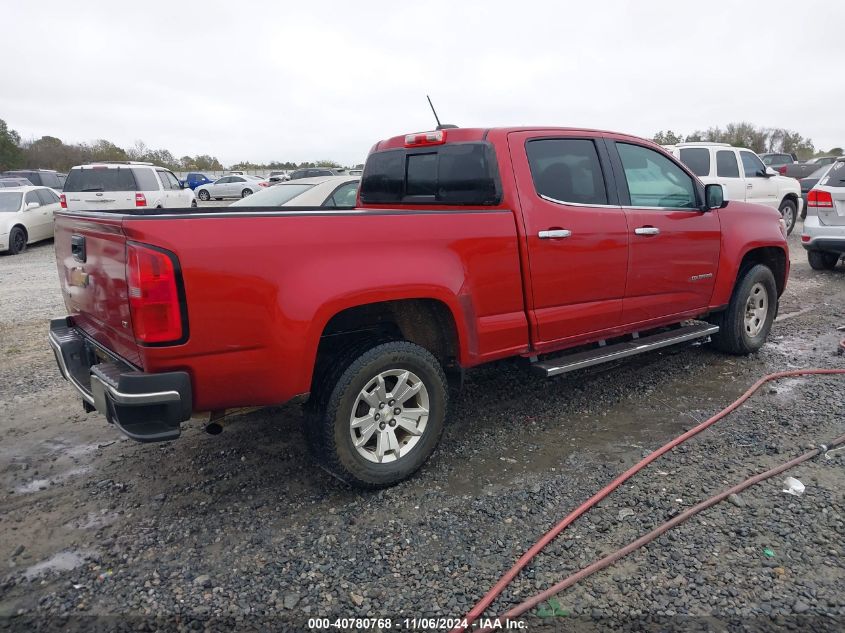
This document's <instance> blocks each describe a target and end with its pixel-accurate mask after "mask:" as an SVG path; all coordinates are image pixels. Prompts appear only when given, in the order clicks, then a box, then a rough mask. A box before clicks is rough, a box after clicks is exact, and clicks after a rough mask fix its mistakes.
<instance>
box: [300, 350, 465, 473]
mask: <svg viewBox="0 0 845 633" xmlns="http://www.w3.org/2000/svg"><path fill="white" fill-rule="evenodd" d="M447 389H448V387H447V382H446V376H445V375H444V373H443V369H442V367H441V366H440V363H439V362H438V361H437V359H436V358H435V357H434V356H433V355H432V354H431V353H430V352H428V351H427V350H426V349H424V348H422V347H420V346H419V345H415V344H413V343H409V342H407V341H395V342H391V343H384V344H381V345H376V346H374V347H370V348H369V349H365V350H364V351H361V348H360V347H359V348H357V350H356V351H351V352H350V354H349V355H348V356H347V358H346V361H345V362H339V363H337V364H336V365H335V366H334V368H333V369H332V370H329V371H328V372H327V373H326V374H325V375H324V376H323V377H322V379H321V380H320V384H319V385H316V386H315V392H314V393H313V394H312V400H311V401H309V404H308V406H307V408H306V419H305V424H306V437H307V438H308V441H309V444H310V448H311V451H312V453H313V454H314V455H315V457H316V458H317V459H318V460H319V461H320V462H321V464H322V465H323V466H324V467H325V468H326V469H327V470H329V471H330V472H331V473H332V474H334V475H336V476H337V477H339V478H340V479H342V480H344V481H346V482H347V483H350V484H352V485H354V486H357V487H360V488H383V487H385V486H391V485H393V484H395V483H398V482H400V481H402V480H403V479H406V478H407V477H410V476H411V475H412V474H413V473H414V472H416V470H417V469H419V467H420V466H422V465H423V463H425V461H426V460H427V459H428V458H429V456H430V455H431V453H432V452H433V451H434V448H435V447H436V446H437V442H438V441H439V439H440V435H441V433H442V431H443V424H444V421H445V419H446V408H447V401H448V392H447Z"/></svg>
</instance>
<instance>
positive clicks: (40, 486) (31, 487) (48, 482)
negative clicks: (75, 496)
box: [15, 466, 91, 495]
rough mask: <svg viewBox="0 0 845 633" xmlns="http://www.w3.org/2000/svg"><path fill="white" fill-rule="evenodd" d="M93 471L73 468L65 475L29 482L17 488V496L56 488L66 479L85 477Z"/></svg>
mask: <svg viewBox="0 0 845 633" xmlns="http://www.w3.org/2000/svg"><path fill="white" fill-rule="evenodd" d="M90 471H91V466H80V467H79V468H71V469H70V470H67V471H65V472H63V473H59V474H58V475H55V476H53V477H49V478H47V479H33V480H32V481H28V482H27V483H25V484H21V485H20V486H17V487H16V488H15V494H19V495H25V494H32V493H33V492H40V491H42V490H47V489H49V488H50V486H54V485H56V484H59V483H62V482H63V481H65V480H66V479H70V478H71V477H74V476H76V475H83V474H85V473H88V472H90Z"/></svg>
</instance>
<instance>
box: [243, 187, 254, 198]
mask: <svg viewBox="0 0 845 633" xmlns="http://www.w3.org/2000/svg"><path fill="white" fill-rule="evenodd" d="M251 195H252V189H244V190H243V191H241V198H246V197H247V196H251Z"/></svg>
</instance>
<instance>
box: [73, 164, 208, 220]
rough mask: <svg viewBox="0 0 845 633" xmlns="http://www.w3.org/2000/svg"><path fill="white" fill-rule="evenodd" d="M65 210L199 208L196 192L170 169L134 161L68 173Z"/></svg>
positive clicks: (75, 168) (83, 167)
mask: <svg viewBox="0 0 845 633" xmlns="http://www.w3.org/2000/svg"><path fill="white" fill-rule="evenodd" d="M61 204H62V208H63V209H69V210H71V211H101V210H102V211H111V210H116V209H134V208H136V207H150V208H159V209H184V208H186V207H195V206H197V201H196V198H195V197H194V192H193V191H191V189H190V188H188V187H185V186H184V185H183V184H182V183H181V182H180V181H179V179H178V178H176V176H174V175H173V172H171V171H170V170H169V169H165V168H164V167H156V166H155V165H153V164H152V163H139V162H134V161H124V162H116V161H115V162H102V163H93V164H91V165H80V166H79V167H74V168H73V169H71V170H70V171H69V172H68V175H67V180H66V181H65V188H64V193H62V196H61Z"/></svg>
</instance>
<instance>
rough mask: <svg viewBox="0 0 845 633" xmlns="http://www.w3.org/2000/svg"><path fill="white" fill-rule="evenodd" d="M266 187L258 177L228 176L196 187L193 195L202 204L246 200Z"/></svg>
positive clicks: (265, 183) (263, 181) (244, 175)
mask: <svg viewBox="0 0 845 633" xmlns="http://www.w3.org/2000/svg"><path fill="white" fill-rule="evenodd" d="M267 185H268V183H267V181H266V180H264V179H263V178H259V177H258V176H248V175H246V174H239V175H232V174H230V175H228V176H223V177H222V178H218V179H217V180H215V181H214V182H211V183H208V184H205V185H202V186H200V187H197V188H196V190H194V193H195V194H196V196H197V198H199V199H200V200H202V201H203V202H207V201H208V200H211V199H212V198H214V199H215V200H222V199H223V198H246V197H247V196H250V195H252V194H254V193H255V192H256V191H260V190H261V189H262V188H264V187H266V186H267Z"/></svg>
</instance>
